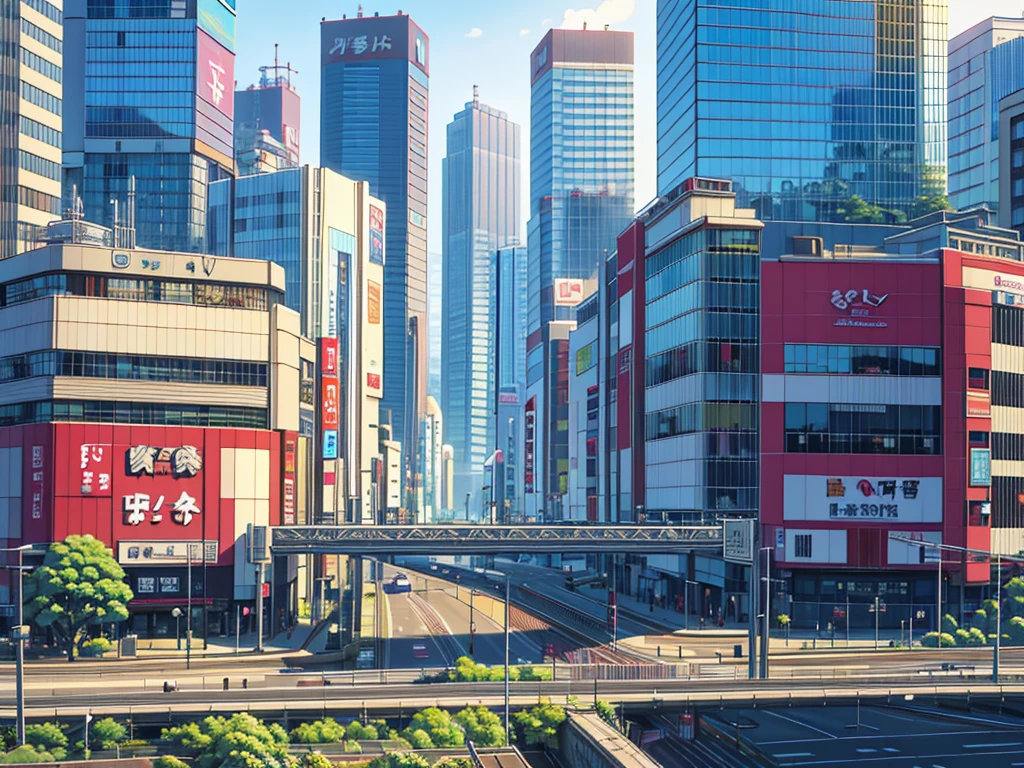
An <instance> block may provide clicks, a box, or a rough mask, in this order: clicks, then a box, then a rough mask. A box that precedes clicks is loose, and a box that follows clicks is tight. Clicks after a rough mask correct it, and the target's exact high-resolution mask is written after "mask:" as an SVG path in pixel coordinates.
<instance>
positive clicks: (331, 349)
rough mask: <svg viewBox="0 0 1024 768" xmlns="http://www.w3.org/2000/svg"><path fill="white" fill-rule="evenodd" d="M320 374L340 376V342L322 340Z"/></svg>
mask: <svg viewBox="0 0 1024 768" xmlns="http://www.w3.org/2000/svg"><path fill="white" fill-rule="evenodd" d="M320 373H322V374H324V375H325V376H337V375H338V340H337V339H326V338H325V339H320Z"/></svg>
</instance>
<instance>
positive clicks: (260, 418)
mask: <svg viewBox="0 0 1024 768" xmlns="http://www.w3.org/2000/svg"><path fill="white" fill-rule="evenodd" d="M48 421H84V422H95V423H99V424H156V425H166V426H195V427H236V428H239V429H266V428H267V410H266V408H241V407H234V406H218V405H177V404H174V403H133V402H120V401H113V400H37V401H33V402H27V403H13V404H9V405H0V427H9V426H17V425H19V424H40V423H45V422H48Z"/></svg>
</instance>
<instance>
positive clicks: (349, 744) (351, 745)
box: [345, 739, 363, 755]
mask: <svg viewBox="0 0 1024 768" xmlns="http://www.w3.org/2000/svg"><path fill="white" fill-rule="evenodd" d="M345 751H346V752H349V753H351V754H356V755H359V754H362V752H363V748H362V747H361V746H359V742H358V741H353V740H352V739H349V740H348V741H346V742H345Z"/></svg>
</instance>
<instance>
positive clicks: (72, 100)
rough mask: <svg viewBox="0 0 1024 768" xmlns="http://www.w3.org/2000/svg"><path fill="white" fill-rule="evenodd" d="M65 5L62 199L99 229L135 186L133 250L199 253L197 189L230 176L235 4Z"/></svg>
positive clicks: (201, 215) (77, 1) (201, 204)
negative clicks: (75, 193)
mask: <svg viewBox="0 0 1024 768" xmlns="http://www.w3.org/2000/svg"><path fill="white" fill-rule="evenodd" d="M66 5H67V8H66V10H67V13H66V14H65V20H64V30H65V60H66V62H67V64H66V74H67V77H66V78H65V81H64V194H65V196H68V195H70V192H71V188H72V185H77V188H78V190H79V194H81V196H82V199H83V202H84V204H85V215H86V217H87V218H88V219H89V220H91V221H96V222H98V223H101V224H105V225H108V226H109V225H111V224H113V215H114V213H113V206H112V205H111V202H110V201H111V200H118V201H120V203H121V206H120V209H121V210H122V211H123V210H124V209H125V205H126V203H127V197H128V187H129V184H130V179H131V178H132V177H135V182H136V197H135V211H136V213H135V216H136V220H135V228H136V241H137V244H138V246H139V247H142V248H154V249H159V250H168V251H185V252H200V251H202V250H203V249H204V248H205V245H206V208H207V185H208V184H209V183H210V182H213V181H216V180H217V179H220V178H224V177H226V176H231V175H233V173H234V167H235V163H234V148H233V143H232V129H233V117H234V83H235V54H234V49H235V10H234V6H235V2H234V0H224V2H221V0H197V2H195V3H191V2H190V3H184V2H176V1H170V2H168V1H167V0H164V1H163V2H94V0H88V1H87V0H68V2H67V4H66Z"/></svg>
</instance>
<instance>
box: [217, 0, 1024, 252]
mask: <svg viewBox="0 0 1024 768" xmlns="http://www.w3.org/2000/svg"><path fill="white" fill-rule="evenodd" d="M358 5H359V4H358V3H357V2H349V1H348V0H344V1H343V2H338V0H292V2H281V1H280V0H242V1H241V2H239V3H238V27H237V33H236V35H237V38H236V51H237V60H236V62H235V77H236V79H237V81H238V87H240V88H244V87H246V86H248V85H249V84H250V83H253V82H255V81H256V80H257V79H258V78H259V69H258V68H259V66H260V65H261V64H272V63H273V59H274V43H279V44H280V58H281V61H282V62H285V61H290V62H291V65H292V66H293V67H294V68H295V69H297V70H299V74H298V75H296V76H295V78H294V79H293V83H294V84H295V86H296V88H297V90H298V92H299V95H300V97H301V98H302V136H301V145H302V161H303V162H304V163H309V164H311V165H316V164H317V163H318V162H319V159H320V116H319V97H320V26H319V22H320V19H321V18H323V17H327V18H329V19H336V18H341V15H342V14H343V13H347V14H349V15H350V16H354V15H355V13H356V9H357V7H358ZM949 6H950V14H949V33H950V37H952V36H953V35H955V34H957V33H958V32H961V31H962V30H963V29H965V28H967V27H968V26H970V25H971V24H974V23H976V22H978V21H980V20H982V19H983V18H985V17H987V16H990V15H993V14H1001V15H1005V16H1011V15H1012V16H1018V15H1019V14H1020V12H1021V7H1022V6H1021V5H1020V0H984V2H976V0H949ZM399 8H400V9H401V10H402V11H404V12H405V13H408V14H410V15H411V16H412V17H413V20H414V21H416V23H417V24H419V25H420V26H421V27H422V28H423V30H424V31H425V32H426V33H427V35H428V36H429V37H430V47H431V58H430V124H429V132H430V135H429V163H430V170H429V173H430V189H429V201H430V202H429V212H428V240H429V247H430V250H432V251H436V252H440V250H441V159H442V158H443V157H444V141H445V138H444V137H445V126H446V125H447V124H448V123H449V122H450V121H451V119H452V116H453V115H454V114H455V113H456V112H458V111H459V110H461V109H462V107H463V105H464V104H465V103H466V102H467V101H470V100H471V99H472V96H473V85H474V84H476V85H479V86H480V100H481V101H482V102H484V103H485V104H488V105H490V106H492V107H494V108H496V109H502V110H504V111H506V112H508V114H509V117H510V118H511V119H512V120H514V121H516V122H517V123H519V124H520V125H522V127H523V135H522V142H523V143H522V160H523V166H522V174H523V175H522V183H523V195H524V199H523V208H522V210H523V212H524V217H525V216H526V215H527V213H528V211H529V205H528V204H527V202H526V201H527V198H526V194H527V190H528V188H529V146H530V143H529V135H530V134H529V117H530V78H529V55H530V51H532V50H533V48H534V46H536V45H537V43H538V41H539V40H540V38H541V37H542V36H543V35H544V33H545V32H546V31H547V30H548V29H549V28H550V27H552V26H563V25H564V26H571V27H575V28H579V27H580V26H581V25H582V21H583V20H584V19H589V20H590V21H589V25H590V26H591V27H600V26H603V24H604V23H610V24H611V26H612V28H613V29H622V30H628V31H631V32H633V33H634V34H635V36H636V37H635V50H636V64H635V67H636V68H635V73H634V74H635V103H636V194H637V197H636V205H637V208H640V207H642V206H643V205H644V204H645V203H646V202H647V201H649V200H650V199H651V198H652V197H653V196H654V194H655V175H656V167H655V164H656V157H655V138H656V137H655V127H654V126H655V73H656V69H655V9H656V0H603V1H602V0H576V2H558V1H557V0H516V2H514V3H511V2H509V3H506V2H494V0H490V1H488V0H483V2H481V0H390V4H389V5H383V4H377V5H374V4H373V3H372V2H367V3H365V4H364V13H366V14H368V15H372V14H373V12H374V11H379V12H380V14H381V15H382V16H384V15H389V14H394V13H395V12H397V11H398V10H399ZM525 226H526V221H525V218H524V221H523V229H524V231H523V233H522V234H523V235H525Z"/></svg>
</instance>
